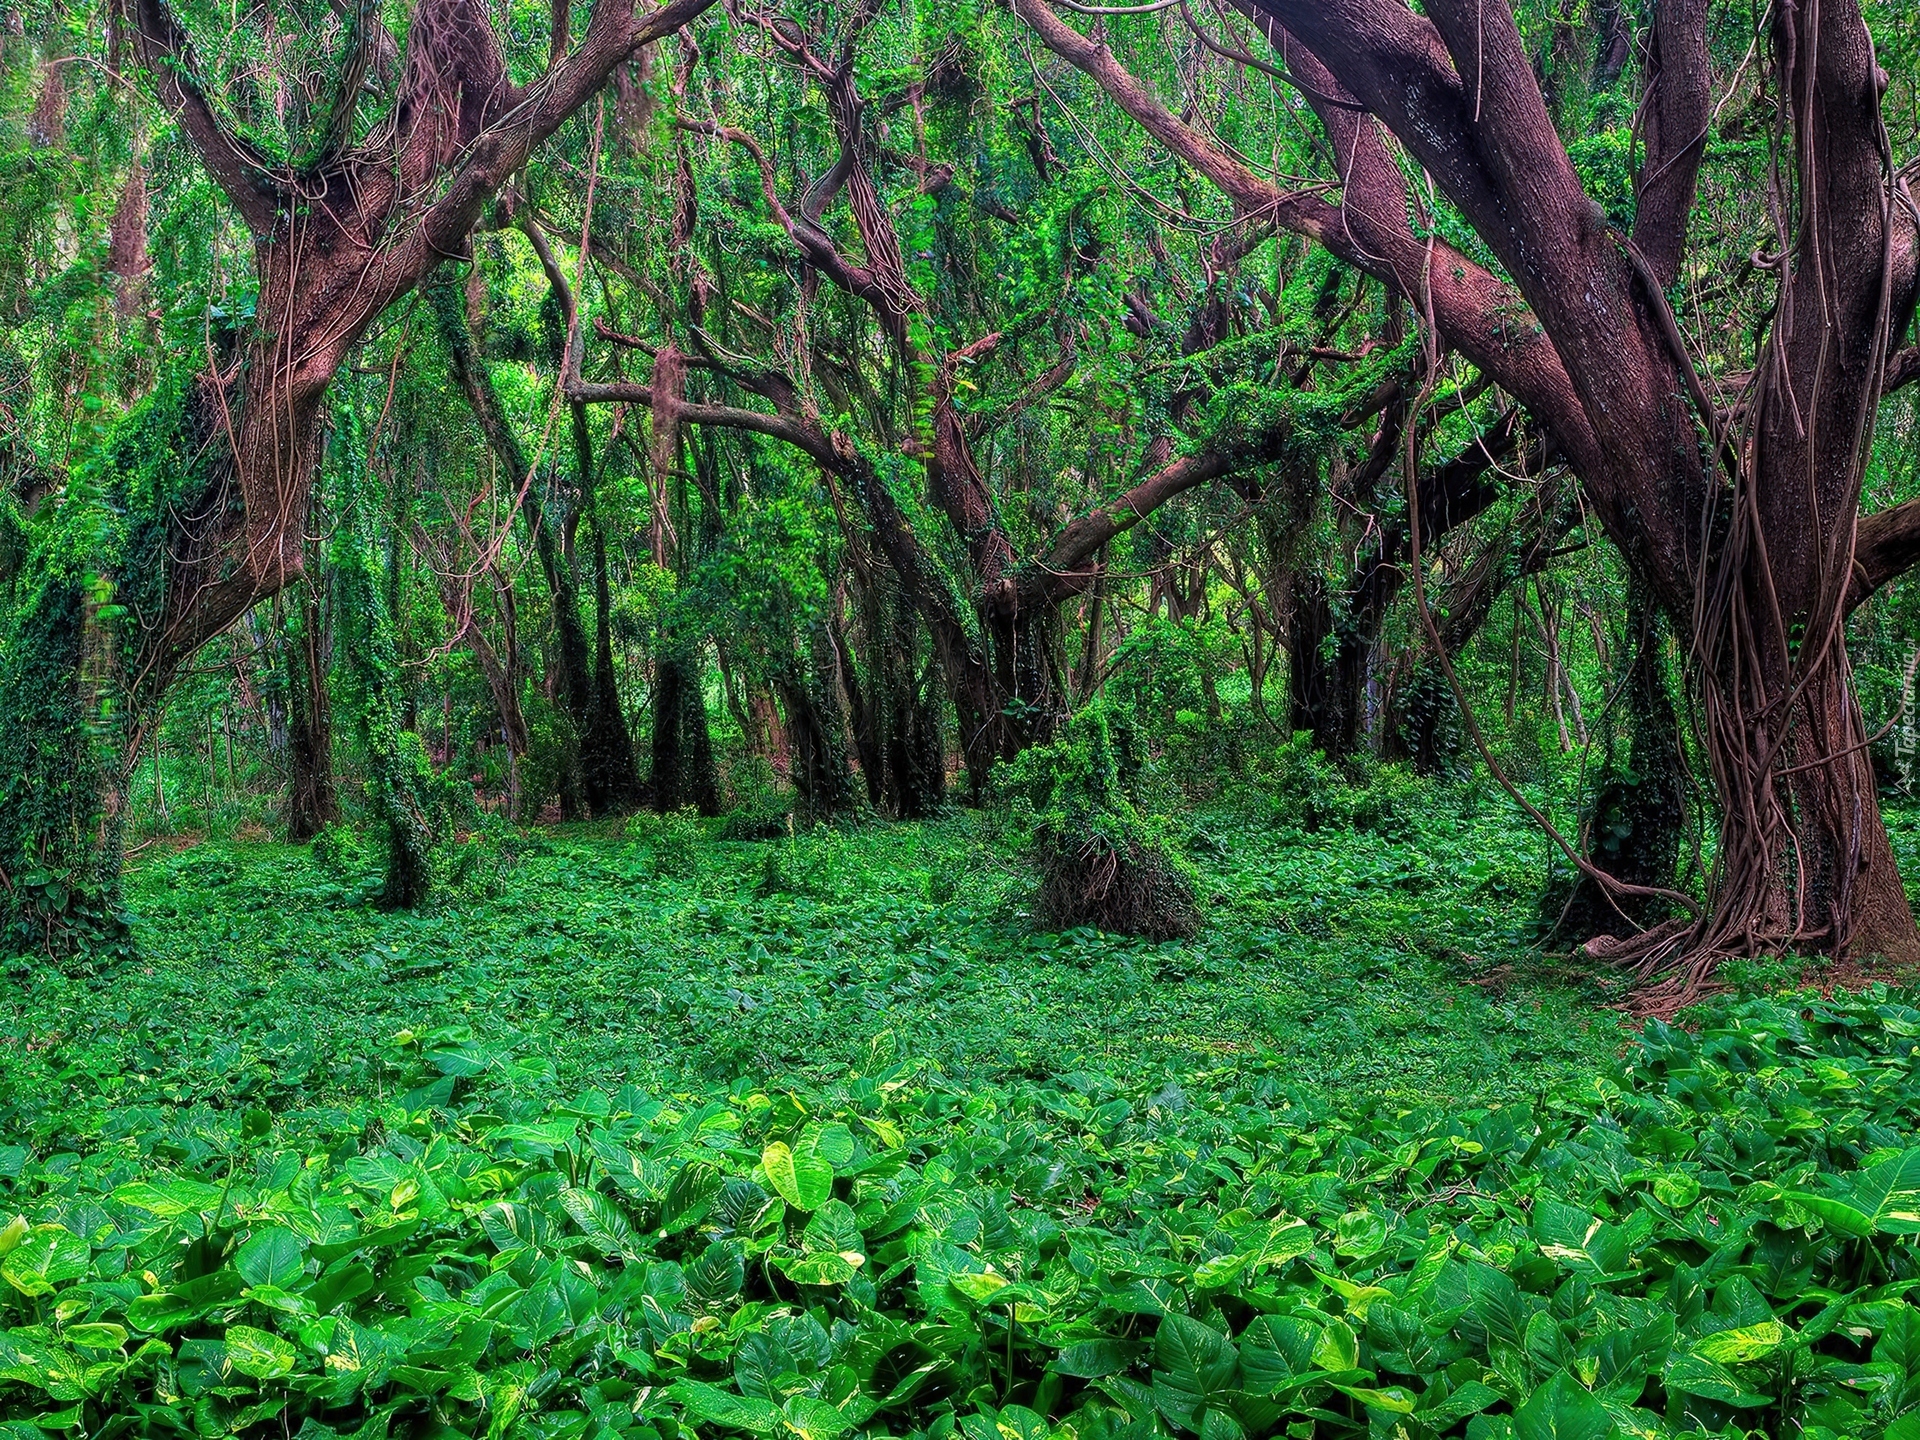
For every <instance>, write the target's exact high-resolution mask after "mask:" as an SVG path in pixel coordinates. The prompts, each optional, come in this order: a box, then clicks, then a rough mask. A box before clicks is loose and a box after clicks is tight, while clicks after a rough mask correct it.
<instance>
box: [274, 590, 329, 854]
mask: <svg viewBox="0 0 1920 1440" xmlns="http://www.w3.org/2000/svg"><path fill="white" fill-rule="evenodd" d="M323 612H324V607H323V606H322V605H321V603H320V595H319V587H318V586H317V585H316V583H315V582H314V581H313V580H312V579H309V580H307V581H306V582H305V583H303V584H302V585H301V586H300V603H299V606H298V608H297V611H296V613H297V614H298V616H299V621H298V623H297V624H296V625H293V626H291V627H289V633H288V635H287V637H286V657H287V762H288V767H287V768H288V772H289V779H288V786H287V838H288V839H289V840H291V841H293V842H294V843H295V844H300V843H302V842H304V841H307V840H311V839H312V838H313V837H314V836H316V835H318V834H319V833H320V832H321V831H322V830H323V829H325V828H326V827H327V826H329V825H332V824H334V823H335V822H337V821H338V820H339V818H340V801H339V798H338V796H337V795H336V793H335V791H334V785H333V711H332V707H331V705H330V703H329V701H328V697H327V659H326V655H327V643H326V621H325V618H324V613H323Z"/></svg>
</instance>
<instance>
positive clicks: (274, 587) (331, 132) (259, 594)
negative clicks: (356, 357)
mask: <svg viewBox="0 0 1920 1440" xmlns="http://www.w3.org/2000/svg"><path fill="white" fill-rule="evenodd" d="M711 3H712V0H668V3H666V4H664V5H662V6H660V7H659V8H656V9H652V10H648V11H644V12H641V11H638V10H636V8H635V7H634V5H633V3H632V0H598V3H596V4H594V5H593V7H592V8H591V11H590V13H589V15H588V17H587V23H586V31H585V35H584V38H583V39H582V40H581V42H580V43H579V44H578V45H573V44H572V37H571V33H570V18H571V17H570V10H569V7H568V5H567V4H566V3H565V0H558V3H556V4H555V5H554V7H553V11H552V25H551V33H550V36H549V41H550V43H549V46H548V51H547V55H546V57H545V64H544V66H543V67H541V68H539V70H538V72H537V73H536V74H535V75H534V76H533V78H531V79H530V80H529V81H528V82H527V83H525V84H516V83H515V82H514V81H513V79H512V77H511V75H510V70H509V65H508V57H507V53H506V51H507V47H506V46H504V45H503V42H502V39H501V38H500V37H499V36H497V35H496V34H495V32H494V30H493V28H492V27H491V23H490V21H489V18H488V15H487V11H486V9H485V7H484V6H482V5H480V4H478V3H477V0H420V3H419V4H418V5H417V6H416V7H415V8H414V10H413V12H412V15H411V17H410V23H409V25H408V27H407V36H406V43H405V48H404V51H403V52H402V51H400V50H399V48H398V47H396V45H395V44H394V41H393V38H392V36H391V35H390V34H389V32H388V31H387V29H386V26H385V25H384V23H383V22H382V21H381V18H380V14H379V10H378V7H376V6H374V5H373V4H371V3H370V0H369V3H361V4H358V5H357V6H355V7H354V8H353V10H352V11H351V14H350V16H349V21H350V23H349V24H348V25H347V27H346V29H347V34H346V38H345V52H344V55H343V56H342V57H341V59H340V60H339V61H338V62H337V63H336V64H335V65H334V67H333V70H334V73H333V77H332V78H333V82H334V83H333V85H332V87H331V93H332V99H331V103H330V105H328V106H327V107H325V109H324V110H323V111H322V112H321V113H319V114H317V115H316V116H315V117H314V123H313V125H312V126H311V127H310V129H311V134H309V135H305V136H302V137H299V139H300V140H301V142H302V143H300V144H298V145H295V144H294V143H292V142H291V140H290V143H289V144H288V146H287V147H286V151H285V153H283V154H276V153H272V152H270V151H269V149H268V148H267V147H266V146H265V145H264V144H263V143H261V142H260V141H259V140H258V139H256V138H253V137H254V135H256V134H257V133H258V130H259V127H258V126H249V125H245V124H243V123H241V122H240V121H238V120H236V119H235V118H234V117H232V116H231V115H223V114H222V113H221V112H220V108H219V106H218V105H217V104H216V101H215V98H214V94H213V90H212V88H211V86H210V85H209V81H208V77H207V74H206V72H205V71H203V69H202V66H201V62H200V60H199V58H198V56H197V54H196V50H195V47H194V45H193V43H192V41H191V39H190V37H189V35H188V33H187V31H186V29H185V28H184V27H183V25H182V24H181V23H180V21H179V20H178V18H177V17H176V15H175V13H174V12H173V11H172V10H171V9H169V8H168V6H167V4H166V3H165V0H140V3H138V4H136V6H135V7H134V11H133V26H134V32H135V48H136V50H137V52H138V55H139V58H140V61H141V63H142V65H143V67H144V68H145V70H146V73H147V75H148V77H149V78H150V80H151V82H152V84H153V87H154V89H155V91H156V93H157V94H158V96H159V98H160V99H161V101H162V102H163V104H164V105H165V107H166V108H167V110H168V111H169V112H170V113H171V114H172V116H173V117H174V119H175V121H176V123H177V124H178V126H179V128H180V130H181V131H182V132H183V133H184V134H185V136H186V137H187V138H188V139H189V140H190V142H191V143H192V145H193V147H194V150H195V152H196V153H197V154H198V156H199V158H200V161H201V163H202V165H203V166H204V167H205V169H206V171H207V173H208V174H209V175H210V176H211V177H212V178H213V179H214V180H215V181H216V182H217V183H218V185H219V187H220V190H221V192H222V194H223V195H224V196H225V198H226V200H227V202H228V203H229V204H230V205H231V206H232V207H233V210H234V212H235V213H236V215H237V217H238V219H239V220H240V222H241V223H242V224H243V225H244V226H245V227H246V230H247V232H248V233H249V235H250V236H251V237H252V241H253V268H254V275H255V279H256V282H257V300H256V302H255V311H254V314H253V316H252V317H251V322H250V323H248V324H245V325H244V326H241V327H237V328H236V329H235V330H234V331H233V332H232V333H231V334H230V335H228V336H226V337H224V342H223V343H222V344H218V345H215V344H210V345H209V347H208V350H209V355H208V360H209V362H210V363H209V364H207V365H206V366H205V367H204V368H202V369H200V370H199V371H198V372H197V373H194V374H192V375H191V376H190V377H181V378H178V379H176V380H175V381H174V382H173V383H172V384H171V386H170V387H163V389H164V390H165V394H164V396H163V397H161V398H158V399H149V401H148V402H146V405H145V407H144V410H143V413H142V414H141V415H140V416H139V417H138V421H137V423H138V427H139V429H140V431H141V433H142V435H143V437H144V444H145V446H146V450H145V453H128V452H127V451H125V450H124V449H123V452H122V454H121V456H120V462H121V463H119V465H118V468H117V469H108V470H106V471H103V472H102V473H101V474H99V475H98V476H96V477H93V479H92V480H91V481H90V482H89V483H90V484H91V486H92V491H91V493H92V494H93V495H94V496H95V497H96V500H95V501H90V502H87V503H82V504H77V505H72V506H71V507H70V508H72V509H73V510H74V515H73V517H72V520H71V522H70V523H68V524H65V525H63V526H61V527H57V528H56V529H55V530H54V531H53V532H51V533H50V535H49V537H48V538H47V545H48V546H49V547H51V548H50V549H48V550H47V551H46V552H45V553H43V554H41V555H40V556H39V557H38V558H37V560H35V561H34V562H32V563H33V564H34V565H35V566H36V567H37V568H36V573H37V576H38V577H39V578H38V579H37V580H36V581H35V582H33V583H34V584H35V585H36V587H37V588H36V590H35V594H36V596H37V598H36V600H35V601H34V602H33V603H32V604H30V605H29V606H28V607H26V609H25V611H24V612H23V615H22V618H21V620H20V622H19V624H20V633H19V635H18V636H17V637H15V639H14V640H13V642H12V643H10V644H9V646H8V649H7V655H8V666H9V671H10V673H9V674H8V675H7V676H6V678H7V679H8V680H9V681H10V682H11V683H10V684H9V685H8V693H7V694H6V696H5V697H4V698H0V732H12V733H13V734H15V735H21V734H22V733H24V732H28V731H30V732H31V734H30V737H29V738H28V739H27V740H26V741H25V742H24V748H22V749H21V751H20V753H19V754H17V755H15V754H11V753H10V754H9V755H8V757H7V759H8V761H9V762H10V763H9V764H8V767H7V769H8V773H7V775H6V777H5V783H6V784H7V785H8V786H9V788H10V792H11V791H12V790H13V789H14V788H16V787H17V788H18V789H19V790H20V792H21V796H22V797H24V796H26V795H34V796H38V797H40V798H39V799H38V800H36V801H35V802H34V803H32V804H27V803H25V800H24V798H23V799H22V803H20V804H16V805H8V806H6V807H5V809H6V812H7V813H6V815H5V817H4V818H0V874H10V873H16V872H17V873H19V874H21V875H29V876H32V877H35V878H34V882H33V883H32V884H30V885H17V884H9V885H8V886H7V887H5V888H4V890H3V891H0V929H4V930H5V931H7V932H8V933H9V934H10V935H11V936H12V937H13V938H14V940H15V943H32V944H38V945H41V946H42V947H43V948H45V947H51V948H53V949H60V948H63V944H64V942H62V941H60V940H59V939H58V938H57V937H58V936H59V935H60V934H61V933H64V932H67V931H69V930H71V931H72V932H73V933H74V934H75V935H76V936H79V935H81V934H83V933H85V932H88V931H89V930H91V929H94V928H98V927H100V926H103V925H104V926H105V927H107V928H109V929H111V927H112V922H111V919H110V918H109V917H110V915H111V910H112V890H113V877H114V875H115V873H116V865H117V861H116V858H115V852H116V850H117V839H116V838H115V836H114V834H113V833H112V832H113V826H112V825H111V824H109V823H103V821H102V817H103V816H111V814H112V813H113V809H114V804H115V803H116V802H115V801H114V800H113V799H112V798H111V791H112V785H113V782H111V781H110V780H109V778H108V776H109V775H110V774H111V772H113V771H114V769H115V768H116V765H117V760H111V759H109V758H108V757H110V756H113V755H114V752H116V751H117V750H120V749H122V748H123V747H124V745H125V743H126V742H127V740H128V739H129V738H130V737H131V736H133V735H137V733H138V728H139V723H140V722H139V717H140V716H142V715H143V714H149V713H151V712H153V711H154V710H155V709H156V708H157V705H158V702H159V698H160V697H161V696H162V695H163V694H164V692H165V689H166V686H167V684H168V682H169V680H170V679H171V677H172V676H173V675H174V674H175V673H176V672H177V671H178V670H179V668H180V667H181V665H182V664H183V663H184V662H185V660H186V659H187V658H188V657H190V656H191V655H192V654H193V653H194V652H195V651H196V650H197V649H198V648H199V647H200V646H201V645H203V644H204V643H205V642H206V641H207V640H209V639H211V638H212V637H213V636H215V635H217V634H219V633H220V632H221V631H222V630H224V629H225V628H226V627H227V626H228V625H230V624H231V623H232V622H233V621H234V620H236V619H237V618H238V617H239V616H241V615H242V614H244V613H245V612H246V611H247V609H248V608H249V607H251V606H252V605H253V604H255V603H256V602H258V601H259V600H261V599H263V598H265V597H267V596H270V595H273V594H275V593H277V592H279V591H280V590H282V589H284V588H285V587H286V586H288V585H289V584H291V583H293V582H294V581H296V580H298V579H299V578H300V576H301V575H302V573H303V571H304V566H305V540H304V537H305V534H306V528H307V520H308V515H309V511H310V508H311V500H312V493H313V486H314V478H315V475H316V473H317V470H318V467H319V463H320V452H321V446H322V428H323V427H322V420H323V412H324V400H325V396H326V393H327V388H328V385H329V384H330V382H331V381H332V380H333V378H334V375H335V374H336V372H337V371H338V370H339V369H340V367H341V366H342V364H344V363H345V362H346V359H347V357H348V355H349V354H350V353H351V352H352V350H353V349H354V347H355V346H356V345H357V344H358V343H359V342H360V341H361V339H362V338H363V337H364V336H365V335H366V333H367V331H368V329H369V327H370V326H371V325H372V324H373V323H374V321H375V320H376V319H377V318H378V317H379V316H380V315H382V314H383V313H384V312H385V311H386V310H387V309H388V307H389V306H391V305H392V304H393V303H394V302H395V301H396V300H398V299H399V298H400V297H402V296H403V295H405V294H407V293H408V292H409V291H410V290H412V289H413V287H414V286H415V285H417V284H418V283H419V282H420V281H421V280H422V279H423V278H424V277H425V276H426V275H427V274H428V273H429V272H430V271H432V269H433V268H434V267H435V266H436V265H438V264H439V263H440V262H441V261H442V260H443V259H446V258H447V257H450V256H455V255H462V254H464V253H465V252H466V250H467V247H468V234H469V232H470V231H471V230H472V228H473V226H474V224H475V223H476V221H478V220H479V218H480V216H481V213H482V211H483V209H484V208H485V206H486V205H487V203H488V202H489V201H490V199H491V198H492V197H493V195H494V194H495V193H496V192H497V191H498V190H499V188H500V187H501V186H502V185H503V184H504V183H505V182H506V180H507V178H508V177H509V176H510V175H511V174H512V173H513V172H514V171H516V170H517V169H519V168H520V167H521V166H522V165H524V164H525V162H526V160H527V158H528V156H529V155H530V154H532V153H533V151H534V149H535V147H537V146H538V145H540V144H541V143H542V142H543V141H545V140H546V139H547V138H548V137H550V136H551V135H553V134H554V132H555V131H556V130H558V129H559V128H560V126H561V125H562V124H563V123H564V122H565V121H566V120H567V119H568V117H570V116H571V115H573V114H574V112H575V111H577V110H578V109H579V108H580V107H581V106H582V105H584V104H585V103H586V102H587V101H588V100H589V99H591V98H592V97H593V96H594V94H595V93H597V92H598V91H599V89H600V88H601V86H602V85H603V84H605V82H606V81H607V79H608V77H609V76H610V75H611V74H612V72H613V70H614V68H615V67H616V66H618V65H620V64H622V63H623V62H625V61H626V60H627V59H628V58H629V57H631V56H632V55H633V54H635V53H636V52H637V51H638V50H640V49H641V48H642V47H644V46H646V45H648V44H650V43H651V42H653V41H655V40H657V39H659V38H661V37H662V36H665V35H668V34H671V33H673V32H674V31H676V30H678V29H679V28H680V27H681V26H683V25H685V24H686V23H688V22H689V21H691V20H692V19H694V18H695V17H696V16H698V15H699V14H700V13H701V12H702V11H704V10H705V9H707V8H708V6H709V5H710V4H711ZM369 89H372V90H374V91H375V92H377V93H380V94H381V95H382V98H385V99H386V100H387V101H388V104H387V106H386V108H385V111H384V113H382V114H381V115H380V116H379V118H378V119H377V121H376V122H375V123H373V124H372V125H371V126H367V127H364V128H363V127H362V125H361V124H360V111H361V108H362V105H363V103H364V95H365V92H367V91H368V90H369ZM156 452H157V454H160V455H166V456H169V457H170V463H168V464H167V465H165V466H164V467H160V468H156V465H155V459H156ZM123 515H124V516H126V517H127V518H126V519H125V520H122V519H121V518H119V517H121V516H123ZM75 527H80V528H81V529H83V530H84V531H85V532H86V537H87V538H86V539H85V540H81V539H78V538H77V536H76V530H75ZM116 586H117V587H118V590H119V592H120V593H119V597H118V599H116V598H115V594H114V592H115V587H116ZM127 599H135V600H137V603H134V604H125V603H119V602H120V601H123V600H127ZM49 696H53V697H56V698H53V699H49V698H48V697H49ZM61 696H70V697H72V698H71V699H70V700H68V699H61V698H57V697H61ZM28 697H34V698H28ZM11 762H17V763H11ZM91 777H97V783H96V781H95V779H94V778H91ZM48 797H57V798H54V799H50V798H48ZM76 943H80V942H78V941H76Z"/></svg>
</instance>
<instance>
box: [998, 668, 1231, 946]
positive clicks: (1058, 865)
mask: <svg viewBox="0 0 1920 1440" xmlns="http://www.w3.org/2000/svg"><path fill="white" fill-rule="evenodd" d="M1123 754H1124V751H1122V750H1121V749H1120V747H1117V746H1116V745H1115V744H1114V737H1113V734H1112V732H1111V731H1110V729H1109V727H1108V723H1107V716H1106V712H1105V710H1104V708H1103V707H1100V706H1094V707H1091V708H1089V709H1087V710H1085V711H1083V712H1081V713H1080V714H1079V715H1076V716H1074V717H1072V718H1071V719H1069V720H1068V721H1067V723H1066V724H1065V726H1063V727H1062V729H1061V733H1060V738H1059V739H1058V740H1056V741H1055V742H1054V743H1053V744H1051V745H1046V746H1040V747H1036V748H1035V749H1032V750H1029V751H1027V752H1026V754H1024V755H1022V756H1021V757H1020V759H1019V760H1018V761H1017V762H1015V764H1014V766H1013V767H1011V768H1012V773H1011V774H1010V775H1009V777H1008V788H1009V792H1010V794H1011V795H1012V797H1013V800H1014V804H1015V805H1016V806H1020V807H1029V808H1030V810H1031V814H1032V819H1031V821H1030V825H1031V836H1032V838H1031V841H1030V842H1029V843H1030V851H1031V855H1032V859H1033V862H1034V868H1035V870H1036V871H1037V872H1038V875H1039V881H1040V884H1039V889H1038V891H1037V893H1036V894H1035V896H1034V910H1035V916H1036V918H1037V919H1038V920H1039V921H1040V923H1041V924H1042V925H1045V926H1047V927H1049V928H1052V929H1058V930H1066V929H1071V928H1073V927H1075V926H1081V925H1088V926H1092V927H1094V928H1096V929H1100V930H1108V931H1113V932H1115V933H1118V934H1122V935H1142V936H1146V937H1147V938H1149V939H1153V940H1171V939H1176V938H1180V937H1184V936H1188V935H1191V934H1193V933H1194V931H1195V930H1196V929H1197V928H1198V927H1199V912H1198V911H1197V910H1195V908H1194V903H1193V896H1194V885H1195V878H1196V876H1195V872H1194V869H1193V867H1192V866H1191V865H1190V864H1189V863H1188V862H1187V861H1185V860H1183V859H1182V858H1180V857H1179V855H1178V854H1177V853H1176V851H1175V849H1174V846H1173V845H1172V844H1171V843H1170V837H1169V835H1168V832H1167V826H1166V825H1165V823H1164V822H1162V821H1160V820H1158V819H1154V818H1149V817H1148V816H1146V815H1143V814H1142V813H1141V812H1140V809H1139V808H1138V806H1137V805H1136V804H1135V802H1134V799H1133V797H1132V796H1131V795H1129V794H1128V793H1127V785H1126V783H1125V775H1124V772H1123V769H1122V757H1123Z"/></svg>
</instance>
